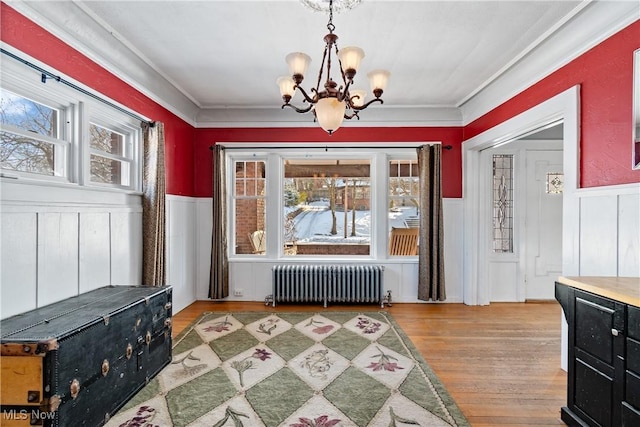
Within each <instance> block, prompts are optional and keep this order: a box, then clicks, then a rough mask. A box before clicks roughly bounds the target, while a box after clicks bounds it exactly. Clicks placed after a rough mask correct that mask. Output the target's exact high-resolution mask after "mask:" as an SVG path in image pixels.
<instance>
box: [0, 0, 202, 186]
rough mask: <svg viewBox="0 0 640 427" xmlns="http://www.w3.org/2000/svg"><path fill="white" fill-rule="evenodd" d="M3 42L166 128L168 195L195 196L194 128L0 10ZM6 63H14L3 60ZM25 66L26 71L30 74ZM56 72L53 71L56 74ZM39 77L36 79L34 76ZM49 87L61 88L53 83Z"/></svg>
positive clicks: (4, 7) (8, 11)
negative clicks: (160, 123)
mask: <svg viewBox="0 0 640 427" xmlns="http://www.w3.org/2000/svg"><path fill="white" fill-rule="evenodd" d="M0 27H1V28H2V33H1V35H0V37H1V38H2V41H3V42H5V43H7V44H9V45H11V46H13V47H15V48H16V49H19V50H21V51H22V52H24V53H26V54H28V55H31V56H32V57H34V58H37V59H38V60H40V61H42V62H43V63H45V64H48V65H49V66H51V67H52V68H54V69H55V70H57V71H60V72H61V73H64V74H66V75H67V76H69V77H72V78H73V79H75V80H77V81H79V82H81V83H83V84H85V85H86V86H88V87H91V88H93V89H95V90H96V91H98V92H99V93H101V94H104V95H105V96H107V97H109V98H111V99H113V100H115V101H117V102H119V103H121V104H122V105H126V106H127V107H129V108H130V109H132V110H133V111H135V112H137V113H138V114H140V115H143V116H145V117H148V118H150V119H151V120H154V121H160V122H163V123H164V124H165V140H166V145H165V163H166V175H167V193H169V194H179V195H185V196H190V195H192V194H193V175H192V173H191V171H192V170H193V149H192V146H191V145H192V141H193V130H194V128H193V127H192V126H191V125H189V124H188V123H186V122H185V121H183V120H182V119H180V118H179V117H177V116H176V115H174V114H173V113H171V112H170V111H168V110H167V109H165V108H164V107H162V106H160V105H159V104H157V103H155V102H154V101H153V100H151V99H150V98H148V97H146V96H145V95H143V94H142V93H140V92H139V91H137V90H136V89H134V88H132V87H131V86H129V85H128V84H126V83H124V82H123V81H122V80H120V79H118V78H117V77H116V76H114V75H113V74H111V73H109V72H108V71H106V70H105V69H104V68H102V67H101V66H99V65H98V64H96V63H95V62H93V61H91V60H90V59H89V58H87V57H86V56H84V55H83V54H81V53H80V52H78V51H77V50H75V49H73V48H71V47H69V46H68V45H67V44H65V43H64V42H62V41H61V40H60V39H58V38H56V37H54V36H53V35H51V34H50V33H49V32H47V31H46V30H44V29H43V28H41V27H40V26H38V25H36V24H35V23H33V22H32V21H30V20H28V19H27V18H25V17H24V16H22V15H21V14H19V13H18V12H16V11H15V10H13V9H12V8H11V7H9V6H7V5H6V4H5V3H2V5H1V6H0ZM2 61H13V59H10V58H8V57H3V58H2ZM26 69H27V68H26V66H25V70H26ZM55 70H51V71H52V72H54V71H55ZM34 76H35V75H34ZM46 84H57V83H56V82H55V81H53V80H49V81H47V83H46Z"/></svg>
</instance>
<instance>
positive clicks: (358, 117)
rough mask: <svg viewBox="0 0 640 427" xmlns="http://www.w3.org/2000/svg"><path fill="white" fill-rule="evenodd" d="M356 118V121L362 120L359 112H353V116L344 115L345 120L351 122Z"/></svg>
mask: <svg viewBox="0 0 640 427" xmlns="http://www.w3.org/2000/svg"><path fill="white" fill-rule="evenodd" d="M354 117H355V118H356V119H358V120H360V116H359V115H358V112H357V111H354V112H353V114H351V115H349V114H345V115H344V118H345V119H347V120H351V119H353V118H354Z"/></svg>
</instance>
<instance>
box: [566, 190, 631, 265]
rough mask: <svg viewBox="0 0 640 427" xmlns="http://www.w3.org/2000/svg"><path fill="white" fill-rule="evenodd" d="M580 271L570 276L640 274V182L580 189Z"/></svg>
mask: <svg viewBox="0 0 640 427" xmlns="http://www.w3.org/2000/svg"><path fill="white" fill-rule="evenodd" d="M575 196H576V197H577V199H578V203H577V205H578V208H579V214H578V215H575V216H574V217H575V218H579V224H580V228H579V229H580V231H579V234H580V237H579V262H578V268H579V270H578V271H575V272H571V273H570V274H567V275H580V276H625V277H640V185H637V184H635V185H620V186H611V187H599V188H594V189H581V190H578V191H577V192H576V193H575Z"/></svg>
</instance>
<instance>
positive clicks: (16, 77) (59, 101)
mask: <svg viewBox="0 0 640 427" xmlns="http://www.w3.org/2000/svg"><path fill="white" fill-rule="evenodd" d="M3 47H4V46H3ZM16 54H17V55H19V56H21V57H24V58H25V59H27V60H29V61H30V62H31V63H33V64H35V65H37V66H40V67H42V68H43V69H45V68H46V69H49V71H50V72H54V73H55V70H51V69H50V67H48V66H47V65H46V64H42V63H41V62H39V61H37V60H36V59H33V58H30V57H28V56H27V55H25V54H23V53H21V52H16ZM56 74H57V75H60V76H61V77H62V78H64V79H65V80H66V81H71V82H73V83H74V84H75V85H76V86H78V87H83V88H84V89H85V90H87V91H88V92H91V93H96V92H95V91H93V90H92V89H90V88H87V87H86V86H84V85H82V84H81V83H79V82H76V81H74V80H73V79H71V78H69V77H67V76H64V75H62V74H61V73H56ZM0 86H1V87H2V88H4V89H6V90H8V91H10V92H13V93H15V94H17V95H20V96H23V97H25V98H28V99H31V100H33V101H35V102H39V103H42V104H44V105H47V106H50V107H54V108H58V109H60V112H61V117H60V123H61V126H60V140H61V141H64V142H66V144H67V145H66V147H65V150H66V152H65V153H63V154H64V155H65V156H64V161H63V164H61V165H59V167H60V171H61V172H60V175H61V176H50V175H39V174H34V173H28V172H19V171H14V170H9V169H1V170H0V180H2V181H4V180H10V181H11V182H17V183H33V184H37V185H42V186H67V187H89V188H92V189H94V190H98V191H109V192H113V191H115V192H125V193H128V194H141V192H142V174H143V165H142V159H143V155H142V129H141V126H140V122H139V121H138V120H137V119H135V118H134V117H132V116H130V115H128V114H126V113H124V112H121V111H118V110H117V109H115V108H111V107H109V106H108V105H106V104H104V103H102V102H100V101H98V100H96V99H94V98H92V97H90V96H88V95H86V94H83V93H82V92H79V91H77V90H74V89H72V88H71V87H69V86H66V85H64V84H62V83H59V82H56V81H55V80H54V79H48V80H47V82H46V83H42V81H41V77H40V73H39V72H38V71H36V70H34V69H31V68H29V67H27V66H26V65H24V64H22V63H20V62H18V61H14V60H11V59H5V60H4V61H3V62H2V73H0ZM96 95H97V96H99V97H100V98H103V99H105V100H107V101H108V102H110V103H112V104H114V105H119V104H118V103H117V102H115V101H113V100H110V99H109V98H107V97H105V96H104V95H102V94H98V93H96ZM122 108H123V109H124V110H127V111H128V109H127V108H126V107H124V106H122ZM91 119H95V120H98V121H99V122H96V124H101V125H104V127H106V128H108V129H112V130H114V131H117V132H119V133H123V134H124V135H127V136H128V137H130V138H131V144H132V145H131V150H132V152H131V158H130V159H118V160H124V161H129V162H130V165H131V166H130V176H129V183H130V185H127V186H124V185H114V184H103V183H96V182H91V181H90V176H89V175H88V174H90V163H89V160H90V153H91V149H90V148H89V140H88V138H87V136H88V129H89V124H88V123H89V120H91ZM3 127H4V126H3ZM12 131H13V130H12ZM38 138H40V136H39V137H38ZM47 142H49V141H47ZM56 144H57V145H56V146H59V145H62V146H63V145H64V143H62V142H57V143H56ZM96 154H100V155H103V154H102V153H96ZM105 154H107V153H105ZM105 157H107V156H105ZM56 158H57V157H56Z"/></svg>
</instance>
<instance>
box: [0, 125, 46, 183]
mask: <svg viewBox="0 0 640 427" xmlns="http://www.w3.org/2000/svg"><path fill="white" fill-rule="evenodd" d="M54 151H55V146H54V145H53V144H50V143H47V142H43V141H38V140H37V139H34V138H27V137H24V136H21V135H16V134H14V133H11V132H6V131H0V166H1V167H2V168H4V169H11V170H15V171H20V172H30V173H37V174H40V175H50V176H53V175H55V163H54V158H55V153H54Z"/></svg>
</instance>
